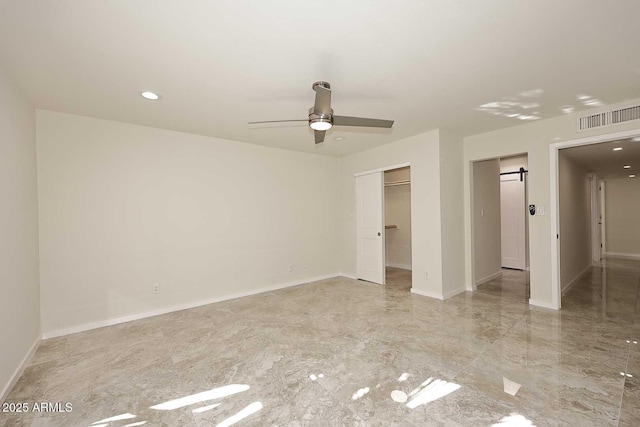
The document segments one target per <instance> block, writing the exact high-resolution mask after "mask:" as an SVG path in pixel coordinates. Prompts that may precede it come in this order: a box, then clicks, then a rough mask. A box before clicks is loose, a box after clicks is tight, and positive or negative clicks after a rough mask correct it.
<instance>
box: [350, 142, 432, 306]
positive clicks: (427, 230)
mask: <svg viewBox="0 0 640 427" xmlns="http://www.w3.org/2000/svg"><path fill="white" fill-rule="evenodd" d="M439 152H440V141H439V132H438V131H437V130H436V131H431V132H428V133H424V134H420V135H417V136H413V137H411V138H406V139H403V140H400V141H396V142H393V143H391V144H386V145H383V146H381V147H377V148H374V149H371V150H368V151H364V152H361V153H357V154H354V155H351V156H347V157H343V158H341V159H340V164H341V170H340V186H339V188H340V191H341V209H340V212H341V218H340V222H341V224H340V231H341V236H342V248H343V249H342V253H341V257H340V260H341V264H340V265H341V268H342V272H343V273H344V274H346V275H350V276H355V274H356V217H355V178H354V174H356V173H359V172H364V171H369V170H373V169H377V168H382V167H387V166H392V165H398V164H401V163H404V162H410V163H411V204H412V215H411V229H412V231H413V238H412V240H411V246H412V250H411V265H412V289H411V291H412V292H414V293H420V294H423V295H427V296H432V297H435V298H440V299H442V297H443V292H442V250H441V245H440V242H441V227H440V184H439V183H440V171H439V169H440V167H439V158H440V153H439ZM425 273H428V275H429V279H425Z"/></svg>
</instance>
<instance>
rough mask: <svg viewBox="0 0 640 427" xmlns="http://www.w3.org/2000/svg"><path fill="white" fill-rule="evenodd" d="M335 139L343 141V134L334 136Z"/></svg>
mask: <svg viewBox="0 0 640 427" xmlns="http://www.w3.org/2000/svg"><path fill="white" fill-rule="evenodd" d="M333 139H335V140H336V141H343V140H344V136H336V137H335V138H333Z"/></svg>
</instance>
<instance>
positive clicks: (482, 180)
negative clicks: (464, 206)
mask: <svg viewBox="0 0 640 427" xmlns="http://www.w3.org/2000/svg"><path fill="white" fill-rule="evenodd" d="M500 226H501V223H500V160H498V159H493V160H485V161H481V162H475V163H473V254H474V258H473V272H474V280H473V283H474V285H478V284H480V283H484V282H485V281H486V280H487V279H489V278H491V277H493V276H495V275H496V274H498V273H500V271H502V253H501V240H500V239H501V235H502V234H501V231H500Z"/></svg>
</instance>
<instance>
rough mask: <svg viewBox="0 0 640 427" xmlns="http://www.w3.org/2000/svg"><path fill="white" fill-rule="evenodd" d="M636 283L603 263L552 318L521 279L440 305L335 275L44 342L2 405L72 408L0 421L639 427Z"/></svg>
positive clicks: (629, 269) (637, 267) (621, 266)
mask: <svg viewBox="0 0 640 427" xmlns="http://www.w3.org/2000/svg"><path fill="white" fill-rule="evenodd" d="M639 280H640V262H637V261H624V260H608V261H605V262H603V263H602V265H601V266H598V267H594V268H593V269H592V270H591V272H590V273H589V274H588V275H586V276H585V277H584V278H583V279H582V280H581V281H580V282H579V283H577V284H576V285H575V286H574V287H573V288H572V289H571V290H570V291H569V292H568V293H567V295H566V296H565V297H564V298H563V309H562V310H561V311H560V312H555V311H551V310H545V309H537V308H529V306H528V305H527V298H526V296H527V294H528V289H527V286H528V280H527V276H526V274H525V273H522V272H514V271H505V274H504V275H503V277H502V278H500V279H496V280H495V281H493V282H490V283H487V284H486V285H483V286H481V287H480V288H479V289H478V291H477V292H474V293H464V294H460V295H457V296H455V297H453V298H451V299H449V300H447V301H445V302H442V301H437V300H434V299H430V298H426V297H422V296H418V295H413V294H411V293H409V292H407V291H406V289H401V290H398V289H396V288H394V287H393V286H387V287H386V288H385V287H381V286H377V285H373V284H368V283H364V282H358V281H355V280H350V279H345V278H336V279H330V280H324V281H321V282H315V283H310V284H307V285H302V286H297V287H293V288H288V289H283V290H280V291H276V292H269V293H265V294H260V295H255V296H251V297H246V298H241V299H237V300H232V301H227V302H223V303H218V304H212V305H208V306H204V307H200V308H196V309H192V310H186V311H181V312H176V313H172V314H168V315H164V316H157V317H153V318H149V319H144V320H140V321H136V322H130V323H126V324H122V325H118V326H113V327H109V328H102V329H97V330H93V331H88V332H84V333H80V334H75V335H69V336H66V337H61V338H56V339H51V340H47V341H44V342H43V343H42V346H41V347H40V349H39V350H38V351H37V353H36V355H35V357H34V359H33V360H32V363H31V365H30V366H29V367H28V368H27V369H26V371H25V373H24V374H23V376H22V377H21V379H20V380H19V382H18V384H17V385H16V387H15V388H14V389H13V391H12V393H11V394H10V396H9V399H8V402H30V403H31V404H32V403H33V402H41V401H49V402H61V403H63V404H64V403H67V402H69V403H72V405H73V411H72V412H68V413H39V414H27V415H19V414H14V415H7V414H0V425H3V426H4V425H8V426H13V425H37V426H89V425H94V426H103V427H106V426H107V425H108V426H109V427H117V426H130V427H132V426H137V425H147V426H157V425H166V426H214V425H220V426H230V425H249V426H269V427H271V426H301V425H310V426H332V425H339V426H342V425H345V426H351V425H356V426H403V427H411V426H438V425H443V426H496V427H508V426H512V427H513V426H531V425H535V426H548V425H571V426H607V425H612V426H614V425H621V426H637V425H639V423H638V420H639V419H640V382H639V381H640V344H636V342H637V340H638V339H640V317H639V315H638V311H637V298H638V282H639ZM505 378H506V380H507V381H512V382H515V383H517V384H519V385H520V389H519V390H518V391H517V394H515V396H512V395H510V394H507V393H505V391H504V390H505ZM392 394H393V397H394V398H395V400H394V399H393V398H392ZM113 417H115V419H113ZM110 419H111V420H110ZM236 423H237V424H236Z"/></svg>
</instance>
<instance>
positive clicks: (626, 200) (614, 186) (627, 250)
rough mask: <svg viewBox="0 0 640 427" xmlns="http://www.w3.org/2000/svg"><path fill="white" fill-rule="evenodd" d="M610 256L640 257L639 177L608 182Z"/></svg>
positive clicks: (606, 205) (606, 194) (607, 226)
mask: <svg viewBox="0 0 640 427" xmlns="http://www.w3.org/2000/svg"><path fill="white" fill-rule="evenodd" d="M605 191H606V192H605V202H604V203H605V227H606V233H605V236H606V237H605V238H606V239H607V244H606V248H607V254H608V255H619V256H620V255H621V256H631V257H635V258H640V220H639V219H638V212H640V178H621V179H608V180H606V181H605Z"/></svg>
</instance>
